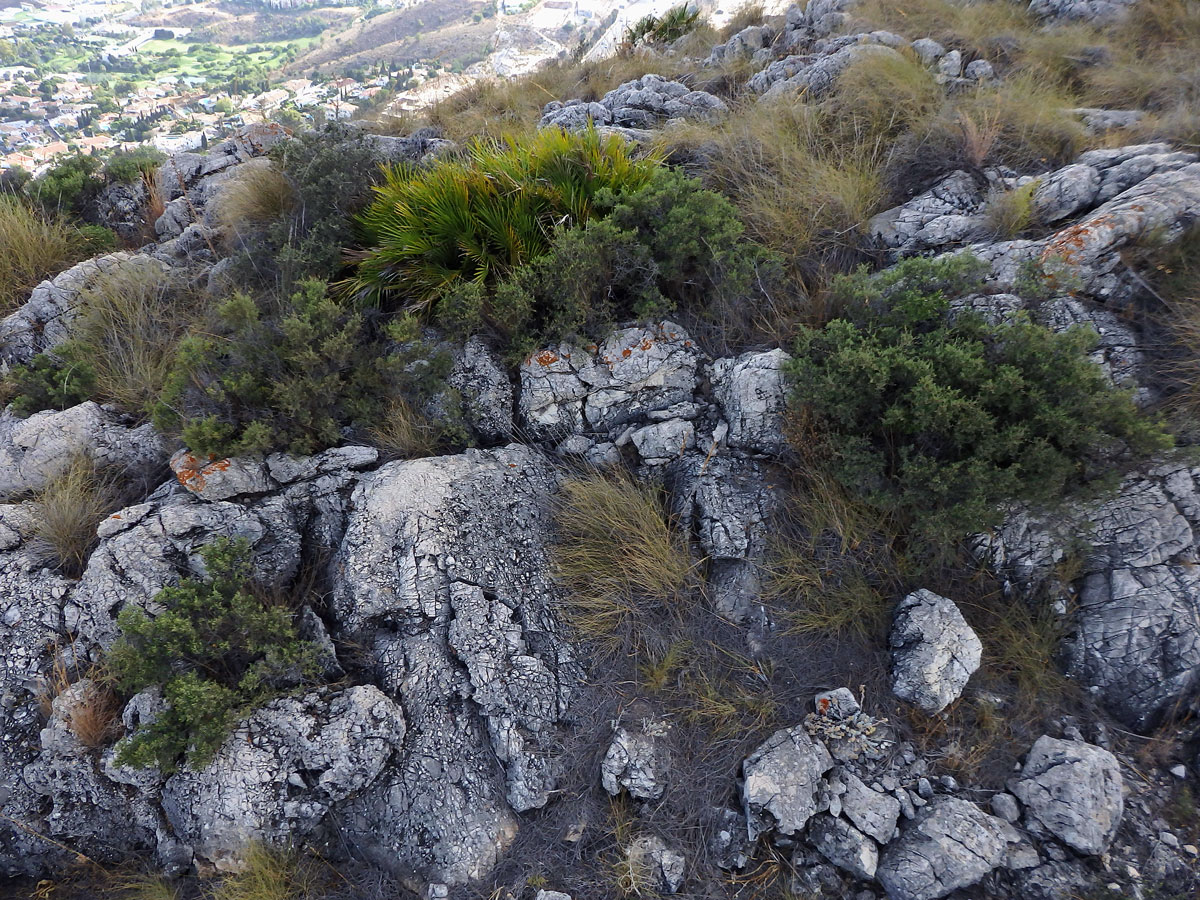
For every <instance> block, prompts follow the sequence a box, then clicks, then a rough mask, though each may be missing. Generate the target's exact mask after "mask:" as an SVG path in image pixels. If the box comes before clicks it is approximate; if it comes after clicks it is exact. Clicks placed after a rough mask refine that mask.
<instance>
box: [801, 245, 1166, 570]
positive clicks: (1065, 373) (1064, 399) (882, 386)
mask: <svg viewBox="0 0 1200 900" xmlns="http://www.w3.org/2000/svg"><path fill="white" fill-rule="evenodd" d="M978 275H979V263H978V262H977V261H975V260H974V259H973V258H971V257H969V256H967V255H962V256H957V257H953V258H950V259H938V260H925V259H912V260H907V261H906V262H904V263H902V264H901V265H899V266H896V267H894V268H893V269H890V270H888V271H887V272H885V273H883V274H882V275H881V276H871V275H869V274H867V273H866V272H865V271H860V272H858V273H856V274H854V275H850V276H844V277H842V278H841V279H840V280H839V281H838V282H837V283H836V284H835V288H834V292H835V294H836V295H837V297H838V298H839V301H840V306H841V309H842V313H841V317H840V318H836V319H834V320H833V321H831V322H830V323H829V324H828V325H826V326H825V327H824V328H821V329H816V328H808V327H805V328H802V329H801V331H800V334H799V337H798V338H797V340H796V345H795V360H794V362H792V363H791V365H790V368H789V371H790V374H791V377H792V380H793V384H794V394H793V398H794V404H793V406H794V415H796V416H798V417H801V419H802V420H804V421H805V423H806V424H807V425H809V426H810V428H809V431H810V432H811V433H814V434H815V435H816V438H815V441H816V444H817V446H815V447H808V448H805V452H806V453H808V454H810V455H813V456H814V457H815V458H821V459H826V460H828V461H829V463H830V465H831V466H832V468H833V472H834V474H835V476H836V477H837V478H838V480H839V481H840V482H841V483H842V484H843V485H844V486H845V487H846V488H847V489H848V490H850V491H851V492H853V493H855V494H857V495H859V496H862V497H864V498H865V499H867V500H868V501H869V502H870V503H871V504H872V505H873V506H874V507H875V508H876V509H878V510H880V511H881V513H883V514H885V515H889V516H893V517H895V519H896V520H897V521H898V522H900V523H901V525H902V527H903V528H905V529H906V530H907V531H908V532H909V533H910V535H911V536H912V539H913V540H914V542H915V546H916V547H917V548H918V549H919V550H921V551H925V552H927V551H936V550H938V549H939V548H940V547H942V546H943V545H945V544H946V543H947V542H950V541H953V540H955V539H957V538H960V537H962V536H963V535H965V534H968V533H971V532H974V531H978V530H982V529H986V528H988V527H989V526H992V525H994V524H995V523H996V521H997V519H998V516H999V510H1000V506H1001V504H1002V503H1003V502H1004V501H1006V500H1010V499H1013V498H1020V499H1026V500H1031V501H1050V500H1053V499H1055V498H1057V497H1060V496H1062V495H1063V493H1064V492H1065V491H1066V490H1068V489H1069V488H1071V487H1073V486H1076V485H1079V484H1081V483H1082V482H1083V481H1085V480H1087V479H1089V478H1091V477H1095V476H1096V475H1097V474H1098V473H1099V470H1100V467H1101V466H1104V465H1105V464H1106V463H1105V461H1106V460H1111V459H1112V457H1113V456H1114V455H1116V454H1118V453H1120V452H1122V451H1125V450H1132V451H1136V452H1148V451H1152V450H1155V449H1160V448H1163V447H1165V446H1167V445H1168V444H1169V443H1170V441H1169V438H1168V436H1167V435H1166V433H1165V432H1164V430H1163V428H1162V427H1161V425H1160V424H1159V423H1158V422H1157V421H1155V420H1152V419H1148V418H1146V417H1143V416H1142V415H1141V414H1140V413H1139V412H1138V410H1137V408H1136V407H1135V406H1134V404H1133V400H1132V396H1131V394H1130V392H1128V391H1125V390H1120V389H1117V388H1115V387H1114V386H1113V385H1112V384H1111V383H1110V382H1109V381H1108V380H1107V379H1106V377H1105V375H1104V373H1103V372H1102V371H1101V369H1100V368H1099V367H1098V366H1097V365H1096V364H1095V363H1093V362H1092V361H1091V360H1090V359H1089V358H1088V353H1089V352H1090V351H1091V350H1092V349H1093V348H1094V347H1095V344H1096V339H1097V338H1096V334H1095V332H1094V331H1093V330H1091V329H1084V328H1076V329H1072V330H1071V331H1069V332H1067V333H1065V334H1056V333H1054V332H1052V331H1050V330H1048V329H1046V328H1044V327H1042V326H1040V325H1037V324H1034V323H1033V322H1031V321H1030V320H1028V319H1027V318H1018V319H1016V320H1015V321H1013V322H1010V323H1007V324H998V325H995V324H989V323H987V322H985V321H984V320H983V319H981V318H979V317H978V316H975V315H972V314H967V313H958V314H955V315H953V316H948V315H947V311H948V306H949V301H950V299H951V298H952V297H954V296H959V295H961V294H963V293H965V292H967V291H968V290H969V289H970V286H971V283H972V281H973V280H977V278H978Z"/></svg>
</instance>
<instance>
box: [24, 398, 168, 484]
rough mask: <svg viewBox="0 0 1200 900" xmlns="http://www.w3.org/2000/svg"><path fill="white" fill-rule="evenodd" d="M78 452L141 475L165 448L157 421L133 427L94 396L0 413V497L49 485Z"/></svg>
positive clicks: (153, 466) (157, 461)
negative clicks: (24, 414)
mask: <svg viewBox="0 0 1200 900" xmlns="http://www.w3.org/2000/svg"><path fill="white" fill-rule="evenodd" d="M78 456H85V457H87V458H88V459H90V460H91V461H92V462H94V463H95V464H96V466H97V467H100V468H103V467H108V466H111V467H114V468H119V469H124V470H127V471H129V472H130V474H131V475H133V476H137V475H142V474H149V473H152V472H154V471H155V470H156V469H158V468H160V467H161V466H162V465H163V462H164V461H165V459H166V451H165V449H164V447H163V443H162V439H161V438H160V437H159V436H158V434H157V432H155V430H154V428H153V426H151V425H148V424H147V425H140V426H137V427H130V426H128V425H126V424H124V423H123V422H122V420H121V418H120V417H119V416H117V415H115V414H114V413H111V412H109V411H108V410H106V409H104V408H102V407H100V406H98V405H97V404H95V403H93V402H91V401H90V400H89V401H88V402H86V403H81V404H80V405H79V406H73V407H71V408H70V409H65V410H62V411H61V412H60V411H58V410H46V411H44V412H39V413H34V414H33V415H32V416H30V417H29V418H28V419H21V418H18V417H17V416H15V415H13V414H12V413H11V412H9V411H8V410H5V411H3V412H0V500H3V499H7V498H10V497H14V496H18V495H21V494H25V493H28V492H30V491H36V490H38V489H40V488H42V487H45V485H46V484H47V482H49V481H51V480H52V479H54V478H55V477H57V476H58V475H61V474H62V473H63V472H65V471H66V470H67V469H69V468H70V467H71V464H72V462H73V461H74V460H75V458H76V457H78Z"/></svg>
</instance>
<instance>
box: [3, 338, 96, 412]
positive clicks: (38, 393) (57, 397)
mask: <svg viewBox="0 0 1200 900" xmlns="http://www.w3.org/2000/svg"><path fill="white" fill-rule="evenodd" d="M4 387H5V393H6V394H8V395H9V396H10V397H11V398H12V410H13V412H15V413H16V414H17V415H19V416H29V415H32V414H33V413H35V412H39V411H40V410H43V409H70V408H71V407H72V406H77V405H78V404H80V403H83V402H84V401H85V400H89V399H91V397H92V395H93V394H95V392H96V370H95V369H94V368H93V367H92V366H91V364H89V363H87V362H85V361H77V360H65V359H63V358H62V357H61V356H57V355H52V354H49V353H39V354H38V355H37V356H35V357H34V358H33V359H32V360H30V361H29V365H26V366H13V368H12V371H11V372H9V373H8V377H7V378H5V380H4Z"/></svg>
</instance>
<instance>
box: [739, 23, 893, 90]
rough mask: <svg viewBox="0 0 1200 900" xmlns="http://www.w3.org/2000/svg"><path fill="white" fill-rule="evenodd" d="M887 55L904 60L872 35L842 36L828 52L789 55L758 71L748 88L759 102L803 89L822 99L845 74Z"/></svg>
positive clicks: (833, 43) (749, 82) (747, 83)
mask: <svg viewBox="0 0 1200 900" xmlns="http://www.w3.org/2000/svg"><path fill="white" fill-rule="evenodd" d="M879 57H887V58H893V59H897V60H899V59H903V57H902V56H901V55H900V54H899V53H898V52H897V51H896V50H894V49H893V48H892V47H889V46H887V45H886V44H884V43H882V42H881V41H880V39H879V37H878V36H876V35H871V34H860V35H854V36H852V37H847V38H839V39H838V40H837V41H834V42H832V45H831V47H830V48H829V49H828V50H827V51H826V52H825V53H817V54H804V55H793V56H788V57H786V58H784V59H781V60H776V61H775V62H773V63H771V64H770V65H768V66H767V67H766V68H765V69H763V70H762V71H761V72H757V73H755V74H754V75H753V76H751V78H750V80H749V81H748V82H746V85H747V87H749V89H750V90H751V91H753V92H754V93H756V94H760V95H761V96H760V97H759V100H760V102H762V101H767V102H769V101H771V100H773V99H775V98H777V97H782V96H784V95H786V94H788V93H789V92H796V91H803V92H804V93H805V95H806V96H808V97H811V98H813V99H820V98H821V97H823V96H825V95H826V94H828V93H829V92H830V91H832V90H833V88H834V86H835V85H836V84H837V80H838V78H840V77H841V75H842V73H843V72H845V71H846V70H847V69H849V68H850V67H851V66H853V65H855V64H856V63H859V62H862V61H863V60H866V59H874V58H879Z"/></svg>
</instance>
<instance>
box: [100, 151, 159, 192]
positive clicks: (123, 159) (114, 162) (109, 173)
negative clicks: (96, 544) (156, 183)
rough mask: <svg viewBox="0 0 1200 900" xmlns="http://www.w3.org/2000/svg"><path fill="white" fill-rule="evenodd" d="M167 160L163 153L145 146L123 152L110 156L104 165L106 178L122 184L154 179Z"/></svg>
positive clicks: (111, 181)
mask: <svg viewBox="0 0 1200 900" xmlns="http://www.w3.org/2000/svg"><path fill="white" fill-rule="evenodd" d="M166 158H167V157H166V155H165V154H164V153H163V152H162V151H160V150H156V149H155V148H154V147H150V146H145V145H143V146H140V147H136V148H134V149H133V150H121V151H118V152H117V153H114V154H113V155H112V156H110V157H109V158H108V161H107V162H106V163H105V164H104V177H105V179H106V180H107V181H108V182H110V183H114V182H119V183H121V184H133V183H134V182H137V181H142V180H144V179H147V178H153V177H154V175H155V172H157V171H158V167H159V166H161V165H162V164H163V162H165V161H166Z"/></svg>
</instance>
